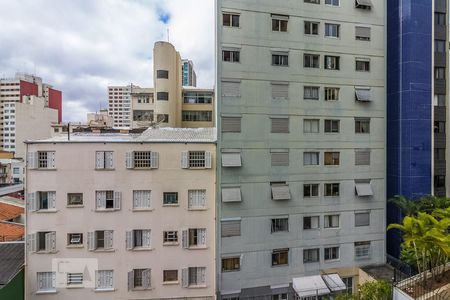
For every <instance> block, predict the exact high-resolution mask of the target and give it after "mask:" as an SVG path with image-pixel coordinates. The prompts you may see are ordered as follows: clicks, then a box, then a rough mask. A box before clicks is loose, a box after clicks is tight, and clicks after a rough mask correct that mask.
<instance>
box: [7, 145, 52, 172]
mask: <svg viewBox="0 0 450 300" xmlns="http://www.w3.org/2000/svg"><path fill="white" fill-rule="evenodd" d="M5 141H6V140H5ZM27 165H28V167H29V168H30V169H54V168H55V151H38V152H28V153H27Z"/></svg>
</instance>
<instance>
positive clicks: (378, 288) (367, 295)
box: [335, 280, 392, 300]
mask: <svg viewBox="0 0 450 300" xmlns="http://www.w3.org/2000/svg"><path fill="white" fill-rule="evenodd" d="M335 299H336V300H391V299H392V284H391V283H389V282H387V281H384V280H380V281H371V282H366V283H364V284H360V285H358V295H349V294H342V295H339V296H337V297H336V298H335Z"/></svg>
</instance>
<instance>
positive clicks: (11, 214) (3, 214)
mask: <svg viewBox="0 0 450 300" xmlns="http://www.w3.org/2000/svg"><path fill="white" fill-rule="evenodd" d="M23 213H24V209H23V207H19V206H15V205H11V204H7V203H2V202H0V221H7V220H11V219H14V218H16V217H18V216H20V215H21V214H23Z"/></svg>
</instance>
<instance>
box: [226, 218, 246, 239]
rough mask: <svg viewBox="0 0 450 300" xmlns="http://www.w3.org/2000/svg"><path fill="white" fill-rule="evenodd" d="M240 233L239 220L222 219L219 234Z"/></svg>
mask: <svg viewBox="0 0 450 300" xmlns="http://www.w3.org/2000/svg"><path fill="white" fill-rule="evenodd" d="M240 235H241V220H229V221H228V220H222V222H221V236H222V237H230V236H240Z"/></svg>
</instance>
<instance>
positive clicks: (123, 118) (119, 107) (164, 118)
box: [108, 42, 215, 128]
mask: <svg viewBox="0 0 450 300" xmlns="http://www.w3.org/2000/svg"><path fill="white" fill-rule="evenodd" d="M186 62H187V63H188V67H187V70H188V71H187V73H186V74H187V76H188V77H189V76H190V77H191V78H190V79H189V80H190V81H189V82H190V84H192V83H193V85H194V86H186V87H183V85H184V83H183V82H184V80H185V67H184V65H185V63H186ZM153 73H154V74H153V78H154V80H153V88H139V87H137V86H131V87H127V88H125V87H109V88H108V89H109V114H110V115H111V116H112V117H113V119H114V126H115V127H131V128H137V127H148V126H150V125H153V124H158V126H160V127H174V128H205V127H214V125H215V119H214V114H215V104H214V90H213V89H206V88H197V87H195V85H196V82H195V81H196V77H195V72H194V70H193V64H192V61H190V60H183V61H182V60H181V56H180V53H179V52H178V51H177V50H176V49H175V47H174V46H173V45H172V44H170V43H168V42H156V43H155V45H154V48H153ZM121 89H122V93H125V92H124V90H126V93H127V94H126V96H125V94H121ZM125 99H127V100H126V103H125Z"/></svg>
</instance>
